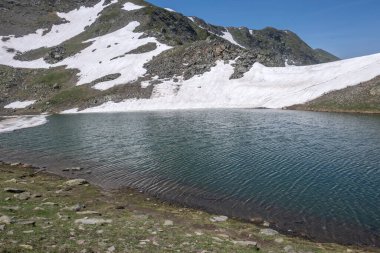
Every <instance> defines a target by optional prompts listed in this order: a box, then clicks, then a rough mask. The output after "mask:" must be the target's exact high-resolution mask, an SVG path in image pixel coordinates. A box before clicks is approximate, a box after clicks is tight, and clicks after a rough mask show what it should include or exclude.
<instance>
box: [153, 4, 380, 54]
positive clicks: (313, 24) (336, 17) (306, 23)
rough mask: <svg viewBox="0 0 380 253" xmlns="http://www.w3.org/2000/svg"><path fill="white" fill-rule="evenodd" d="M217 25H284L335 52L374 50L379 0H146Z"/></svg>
mask: <svg viewBox="0 0 380 253" xmlns="http://www.w3.org/2000/svg"><path fill="white" fill-rule="evenodd" d="M148 2H151V3H153V4H155V5H158V6H161V7H167V8H171V9H174V10H176V11H178V12H181V13H183V14H185V15H187V16H197V17H200V18H202V19H204V20H206V21H207V22H209V23H212V24H216V25H222V26H247V27H249V28H253V29H261V28H264V27H267V26H272V27H276V28H279V29H289V30H292V31H294V32H295V33H297V34H298V35H299V36H300V37H301V38H302V39H304V40H305V41H306V42H307V43H308V44H309V45H310V46H312V47H314V48H323V49H325V50H327V51H329V52H331V53H333V54H335V55H337V56H339V57H341V58H350V57H355V56H360V55H367V54H372V53H380V0H148Z"/></svg>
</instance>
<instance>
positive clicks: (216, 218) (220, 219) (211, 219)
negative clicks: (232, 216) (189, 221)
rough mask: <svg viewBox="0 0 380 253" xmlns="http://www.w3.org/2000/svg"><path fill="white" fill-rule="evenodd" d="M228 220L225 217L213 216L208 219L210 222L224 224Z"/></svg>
mask: <svg viewBox="0 0 380 253" xmlns="http://www.w3.org/2000/svg"><path fill="white" fill-rule="evenodd" d="M227 220H228V217H227V216H223V215H221V216H214V217H212V218H210V221H212V222H225V221H227Z"/></svg>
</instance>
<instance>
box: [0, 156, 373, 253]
mask: <svg viewBox="0 0 380 253" xmlns="http://www.w3.org/2000/svg"><path fill="white" fill-rule="evenodd" d="M0 170H1V172H3V171H4V170H12V171H13V173H14V174H17V173H24V172H25V171H32V172H33V173H31V174H30V173H29V175H38V176H40V177H42V178H46V177H50V178H54V181H59V182H60V183H61V182H62V181H65V180H67V177H64V176H61V175H57V174H53V173H52V172H49V171H47V170H46V169H45V168H42V169H41V168H37V167H33V166H31V165H25V164H21V163H18V164H9V163H5V162H0ZM1 174H4V173H1ZM24 174H25V173H24ZM33 177H34V176H33ZM9 180H12V179H9ZM9 180H8V181H9ZM53 183H54V182H53ZM89 187H91V188H95V189H97V190H98V191H105V192H108V193H109V194H110V195H109V197H112V198H114V199H115V198H117V199H119V198H121V199H125V198H127V199H128V196H130V195H131V194H132V195H134V196H135V198H137V199H138V201H139V205H141V206H144V205H146V204H148V203H149V204H151V203H154V206H156V207H157V208H154V209H157V210H160V209H167V208H169V209H171V210H175V212H177V211H178V210H182V209H185V210H187V211H189V212H195V213H197V214H200V215H201V216H203V222H202V224H198V225H197V226H199V225H201V226H202V225H204V226H206V227H207V226H210V225H212V227H214V226H216V225H218V226H219V225H220V226H221V227H222V228H223V229H226V228H228V229H231V231H232V232H236V231H234V230H235V226H236V225H238V227H240V226H242V227H245V229H244V230H246V229H250V230H252V232H253V231H256V233H253V234H254V236H252V235H251V236H249V238H236V239H234V240H232V239H228V240H227V238H229V237H226V236H225V235H223V236H222V238H219V237H218V234H216V238H219V239H221V241H220V240H219V239H215V238H214V239H213V237H212V238H211V239H212V241H217V242H218V243H219V244H222V246H223V248H224V247H227V246H228V245H229V244H230V243H231V242H232V244H233V245H234V246H236V245H239V244H249V245H244V247H243V249H244V250H245V249H249V250H251V251H250V252H252V249H253V248H255V249H256V250H257V249H258V248H260V250H261V252H267V251H265V249H266V248H267V247H269V248H272V247H274V248H275V249H276V250H282V251H284V247H287V246H290V247H288V249H290V248H296V247H299V246H302V247H305V246H307V249H308V250H312V249H314V248H317V249H318V250H319V251H317V252H380V249H379V248H371V247H368V248H366V247H361V246H346V245H339V244H334V243H319V242H314V241H310V240H307V239H304V238H301V237H295V236H290V235H283V234H279V233H278V232H277V231H275V230H273V229H270V228H269V226H265V227H263V226H260V227H259V226H258V225H257V224H253V223H249V222H247V221H244V220H241V219H235V218H231V219H228V220H227V221H221V222H210V220H211V219H213V217H224V216H216V215H212V214H210V213H207V212H205V211H202V210H199V209H194V208H191V207H190V208H188V207H183V206H182V205H179V204H177V203H171V202H166V201H162V200H159V199H157V198H154V197H151V196H149V195H146V194H145V193H141V192H138V191H137V190H134V189H129V188H123V189H119V190H111V191H109V190H108V191H107V190H105V189H104V188H101V187H100V186H94V185H92V186H89ZM135 200H136V199H135ZM128 202H129V201H127V203H128ZM0 203H1V201H0ZM1 204H3V203H1ZM141 206H137V207H135V208H137V209H139V208H140V207H141ZM137 209H136V210H137ZM123 210H124V209H123ZM157 210H156V211H157ZM2 211H3V210H0V213H1V214H4V213H3V212H2ZM133 211H135V210H132V212H133ZM205 217H206V219H205ZM110 218H113V217H110ZM179 218H181V219H183V218H184V217H179ZM223 219H224V218H223ZM230 222H231V223H232V224H234V225H233V226H231V227H230V225H232V224H230ZM168 223H170V222H168ZM204 223H206V224H204ZM207 223H208V224H207ZM263 231H264V232H265V231H266V232H268V234H271V235H266V234H265V233H262V232H263ZM244 235H246V234H245V233H244ZM214 237H215V236H214ZM245 237H246V236H245ZM279 238H280V239H279ZM236 241H238V242H239V243H234V242H236ZM242 241H244V242H245V243H242ZM284 241H286V242H287V243H289V245H284V243H283V242H284ZM253 242H254V243H256V246H254V247H253ZM268 242H271V243H270V244H269V245H267V244H268ZM224 243H226V245H224ZM227 244H228V245H227ZM211 245H212V246H213V247H214V246H215V245H214V243H212V244H211ZM322 245H323V247H322V248H325V250H322V251H321V246H322ZM239 246H242V245H239ZM1 247H2V245H1V244H0V248H1ZM279 247H280V248H279ZM329 248H331V250H329ZM360 248H362V249H360ZM244 250H243V251H238V252H245V251H244ZM282 251H280V252H282ZM116 252H118V251H116ZM189 252H191V251H189ZM221 252H224V251H221ZM226 252H227V251H226ZM268 252H270V251H268ZM275 252H277V251H275ZM285 252H297V251H285ZM300 252H304V251H300ZM312 252H314V251H313V250H312Z"/></svg>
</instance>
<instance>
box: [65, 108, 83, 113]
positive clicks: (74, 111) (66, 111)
mask: <svg viewBox="0 0 380 253" xmlns="http://www.w3.org/2000/svg"><path fill="white" fill-rule="evenodd" d="M78 111H79V108H73V109H69V110H65V111H62V112H61V114H74V113H77V112H78Z"/></svg>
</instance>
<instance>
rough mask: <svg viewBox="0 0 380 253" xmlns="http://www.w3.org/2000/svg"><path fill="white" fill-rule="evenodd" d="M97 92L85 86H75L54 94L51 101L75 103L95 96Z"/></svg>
mask: <svg viewBox="0 0 380 253" xmlns="http://www.w3.org/2000/svg"><path fill="white" fill-rule="evenodd" d="M95 92H96V91H94V90H90V88H87V87H85V86H75V87H72V88H69V89H67V90H63V91H61V92H59V93H58V94H56V95H54V96H53V97H52V98H51V99H50V100H49V102H50V103H51V104H52V105H63V104H71V103H74V104H75V103H79V102H83V101H85V100H87V99H89V98H91V97H93V96H94V93H95Z"/></svg>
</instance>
